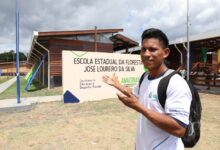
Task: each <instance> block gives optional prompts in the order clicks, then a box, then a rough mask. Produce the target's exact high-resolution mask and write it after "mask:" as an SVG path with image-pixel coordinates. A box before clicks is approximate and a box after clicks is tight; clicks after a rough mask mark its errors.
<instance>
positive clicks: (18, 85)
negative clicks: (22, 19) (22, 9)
mask: <svg viewBox="0 0 220 150" xmlns="http://www.w3.org/2000/svg"><path fill="white" fill-rule="evenodd" d="M16 76H17V103H20V102H21V101H20V74H19V9H18V0H16Z"/></svg>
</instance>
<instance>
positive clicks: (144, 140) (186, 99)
mask: <svg viewBox="0 0 220 150" xmlns="http://www.w3.org/2000/svg"><path fill="white" fill-rule="evenodd" d="M169 72H170V70H169V71H167V72H166V73H165V74H164V75H162V76H160V77H158V78H155V79H148V75H147V76H146V77H145V78H144V80H143V81H142V83H141V86H140V89H139V85H137V86H136V87H135V88H134V89H133V93H134V94H135V95H136V96H137V97H139V101H140V102H141V103H142V104H143V105H144V106H145V107H146V108H148V109H151V110H153V111H156V112H159V113H162V114H166V115H169V116H171V117H173V118H174V119H176V120H178V121H180V122H182V123H184V124H185V125H188V123H189V112H190V104H191V100H192V95H191V91H190V89H189V87H188V85H187V83H186V81H185V80H184V79H183V78H182V77H181V76H180V75H177V74H176V75H174V76H172V78H171V79H170V82H169V84H168V87H167V99H166V103H165V108H163V107H162V106H161V105H160V102H159V101H158V96H157V89H158V84H159V81H160V80H161V79H162V78H163V77H164V76H166V75H167V74H169ZM138 91H139V92H138ZM136 150H184V145H183V143H182V140H181V138H178V137H176V136H173V135H171V134H169V133H167V132H165V131H163V130H161V129H160V128H158V127H156V126H155V125H154V124H153V123H151V121H149V120H148V119H147V118H146V117H145V116H143V115H142V114H139V116H138V124H137V133H136Z"/></svg>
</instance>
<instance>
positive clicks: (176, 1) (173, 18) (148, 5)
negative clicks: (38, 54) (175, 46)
mask: <svg viewBox="0 0 220 150" xmlns="http://www.w3.org/2000/svg"><path fill="white" fill-rule="evenodd" d="M18 1H19V6H20V50H21V51H29V48H30V40H31V36H32V33H33V31H53V30H77V29H93V28H94V26H97V27H98V28H124V32H123V34H124V35H127V36H129V37H130V38H133V39H134V40H136V41H140V35H141V33H142V32H143V30H144V29H146V28H149V27H157V28H161V29H162V30H163V31H165V32H166V33H167V35H168V37H169V39H170V40H172V39H174V38H177V37H180V36H185V35H186V0H157V1H152V0H136V1H134V0H62V1H53V0H40V1H36V0H28V1H27V0H18ZM189 1H190V22H191V27H190V33H191V34H197V33H201V32H207V31H210V30H215V29H218V28H219V26H220V13H219V10H220V1H219V0H209V1H207V0H200V1H195V0H189ZM0 26H1V33H0V52H1V50H5V49H11V47H13V46H12V45H15V0H1V2H0ZM14 47H15V46H14Z"/></svg>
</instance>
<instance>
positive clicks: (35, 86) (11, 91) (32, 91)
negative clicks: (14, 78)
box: [0, 77, 62, 100]
mask: <svg viewBox="0 0 220 150" xmlns="http://www.w3.org/2000/svg"><path fill="white" fill-rule="evenodd" d="M26 84H27V83H26V80H25V79H24V77H21V78H20V93H21V97H35V96H50V95H61V94H62V87H59V88H53V89H50V90H48V89H47V87H44V86H42V85H41V84H40V83H39V82H38V81H36V80H34V81H33V83H32V84H31V86H30V87H29V89H28V91H25V90H24V89H25V86H26ZM16 96H17V87H16V82H15V83H14V84H13V85H12V86H11V87H9V88H8V89H7V90H6V91H4V92H3V93H1V94H0V100H1V99H9V98H16Z"/></svg>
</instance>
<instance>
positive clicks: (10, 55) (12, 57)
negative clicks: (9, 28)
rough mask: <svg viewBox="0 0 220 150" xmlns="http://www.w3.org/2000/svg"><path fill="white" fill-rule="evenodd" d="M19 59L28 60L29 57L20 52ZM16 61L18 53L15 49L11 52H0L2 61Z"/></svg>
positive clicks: (0, 60)
mask: <svg viewBox="0 0 220 150" xmlns="http://www.w3.org/2000/svg"><path fill="white" fill-rule="evenodd" d="M19 60H20V61H26V60H27V57H26V56H25V54H24V53H23V52H19ZM12 61H16V53H15V51H14V50H10V51H9V52H4V53H0V62H12Z"/></svg>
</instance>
